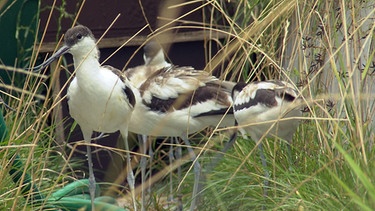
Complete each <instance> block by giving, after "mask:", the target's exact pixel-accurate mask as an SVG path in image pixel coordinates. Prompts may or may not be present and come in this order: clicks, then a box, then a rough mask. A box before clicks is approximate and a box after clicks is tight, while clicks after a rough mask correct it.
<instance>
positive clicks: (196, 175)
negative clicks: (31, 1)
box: [182, 136, 202, 210]
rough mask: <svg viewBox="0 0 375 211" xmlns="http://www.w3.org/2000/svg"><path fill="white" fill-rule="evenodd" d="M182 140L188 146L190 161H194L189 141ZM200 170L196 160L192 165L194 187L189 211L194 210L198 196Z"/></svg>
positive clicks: (186, 139)
mask: <svg viewBox="0 0 375 211" xmlns="http://www.w3.org/2000/svg"><path fill="white" fill-rule="evenodd" d="M182 140H183V141H184V142H185V144H186V145H187V146H188V147H187V149H188V151H189V154H190V157H191V160H192V161H194V160H196V159H197V156H196V154H195V152H194V150H193V148H192V147H191V144H190V141H189V139H188V137H187V136H182ZM201 169H202V168H201V165H200V164H199V162H198V160H197V161H195V164H194V186H193V193H192V201H191V205H190V210H195V208H196V204H197V200H198V196H197V193H198V184H199V179H200V177H201Z"/></svg>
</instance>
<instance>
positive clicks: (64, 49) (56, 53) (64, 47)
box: [28, 45, 70, 72]
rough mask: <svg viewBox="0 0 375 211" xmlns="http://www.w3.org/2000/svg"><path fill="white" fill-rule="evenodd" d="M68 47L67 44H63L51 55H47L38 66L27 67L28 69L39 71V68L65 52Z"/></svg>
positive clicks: (42, 67)
mask: <svg viewBox="0 0 375 211" xmlns="http://www.w3.org/2000/svg"><path fill="white" fill-rule="evenodd" d="M69 49H70V48H69V47H68V46H66V45H64V46H63V47H61V48H60V49H59V50H58V51H56V52H55V53H54V54H53V55H52V56H51V57H49V58H48V59H47V60H46V61H45V62H43V63H42V64H40V65H38V66H35V67H34V68H28V70H32V71H33V72H37V71H40V70H42V69H44V68H46V67H47V66H48V65H49V64H51V63H52V62H53V61H55V60H56V59H58V58H59V57H60V56H62V55H63V54H65V53H66V52H68V50H69Z"/></svg>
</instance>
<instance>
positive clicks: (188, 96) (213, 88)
mask: <svg viewBox="0 0 375 211" xmlns="http://www.w3.org/2000/svg"><path fill="white" fill-rule="evenodd" d="M219 89H220V85H218V84H215V83H207V84H206V86H202V87H199V88H198V89H196V90H195V91H192V92H190V93H184V94H181V95H179V96H178V97H177V98H169V99H166V100H164V99H160V98H158V97H155V96H152V98H151V102H150V103H147V102H146V101H144V100H143V103H144V104H145V105H146V106H147V107H149V108H150V110H152V111H157V112H162V113H167V112H169V111H173V110H181V109H185V108H188V107H190V106H191V105H195V104H198V103H202V102H205V101H208V100H212V99H213V100H216V101H218V103H220V104H223V105H227V106H228V107H229V106H230V102H229V101H228V100H227V95H226V94H225V93H223V92H222V91H220V90H219ZM226 110H227V109H225V111H226ZM212 112H216V111H212ZM207 115H208V114H207Z"/></svg>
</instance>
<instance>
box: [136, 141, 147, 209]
mask: <svg viewBox="0 0 375 211" xmlns="http://www.w3.org/2000/svg"><path fill="white" fill-rule="evenodd" d="M138 140H140V143H141V144H140V148H141V152H142V154H144V155H145V154H146V152H147V136H146V135H138ZM140 165H141V180H142V181H141V189H142V191H141V200H142V203H141V210H142V211H145V210H146V209H145V204H146V198H145V191H144V185H145V180H146V167H147V158H146V157H145V156H142V157H141V161H140Z"/></svg>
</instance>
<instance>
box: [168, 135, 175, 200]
mask: <svg viewBox="0 0 375 211" xmlns="http://www.w3.org/2000/svg"><path fill="white" fill-rule="evenodd" d="M170 140H171V145H170V146H169V152H168V158H169V164H172V163H173V160H174V153H173V143H174V137H171V138H170ZM169 192H170V195H169V197H168V200H169V201H171V202H173V198H174V197H173V172H171V173H170V174H169Z"/></svg>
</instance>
